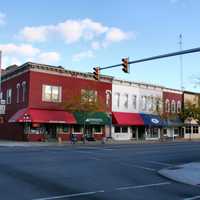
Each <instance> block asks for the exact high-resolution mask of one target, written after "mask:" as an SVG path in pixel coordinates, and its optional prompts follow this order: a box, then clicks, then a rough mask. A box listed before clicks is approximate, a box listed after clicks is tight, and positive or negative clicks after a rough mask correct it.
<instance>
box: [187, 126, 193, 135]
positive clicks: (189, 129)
mask: <svg viewBox="0 0 200 200" xmlns="http://www.w3.org/2000/svg"><path fill="white" fill-rule="evenodd" d="M191 132H192V129H191V126H186V127H185V133H190V134H191Z"/></svg>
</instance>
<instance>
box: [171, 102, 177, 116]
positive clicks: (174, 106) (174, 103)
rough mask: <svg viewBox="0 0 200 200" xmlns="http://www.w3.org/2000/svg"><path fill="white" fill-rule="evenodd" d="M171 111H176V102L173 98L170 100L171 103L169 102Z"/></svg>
mask: <svg viewBox="0 0 200 200" xmlns="http://www.w3.org/2000/svg"><path fill="white" fill-rule="evenodd" d="M171 111H172V113H175V112H176V102H175V101H174V100H172V103H171Z"/></svg>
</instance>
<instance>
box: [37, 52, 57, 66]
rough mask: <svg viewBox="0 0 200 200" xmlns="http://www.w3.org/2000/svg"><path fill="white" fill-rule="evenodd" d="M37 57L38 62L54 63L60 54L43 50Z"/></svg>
mask: <svg viewBox="0 0 200 200" xmlns="http://www.w3.org/2000/svg"><path fill="white" fill-rule="evenodd" d="M37 59H38V62H40V63H47V64H49V63H55V62H58V61H59V60H60V54H59V53H57V52H44V53H41V54H39V55H38V58H37Z"/></svg>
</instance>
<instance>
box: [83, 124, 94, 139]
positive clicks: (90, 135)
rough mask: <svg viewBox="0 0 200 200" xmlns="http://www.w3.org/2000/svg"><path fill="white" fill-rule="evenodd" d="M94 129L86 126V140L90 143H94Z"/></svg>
mask: <svg viewBox="0 0 200 200" xmlns="http://www.w3.org/2000/svg"><path fill="white" fill-rule="evenodd" d="M92 130H93V127H92V126H86V127H85V138H86V140H88V141H94V137H93V132H92Z"/></svg>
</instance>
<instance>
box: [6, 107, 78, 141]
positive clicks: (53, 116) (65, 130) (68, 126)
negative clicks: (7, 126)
mask: <svg viewBox="0 0 200 200" xmlns="http://www.w3.org/2000/svg"><path fill="white" fill-rule="evenodd" d="M9 122H10V123H23V125H24V140H28V141H46V140H53V139H58V138H60V139H61V140H63V141H64V140H69V139H70V134H71V130H72V127H73V125H74V124H76V120H75V118H74V116H73V114H71V113H69V112H66V111H58V110H44V109H35V108H24V109H21V110H19V111H18V112H17V113H15V114H14V115H13V116H12V117H11V118H10V120H9Z"/></svg>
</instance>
